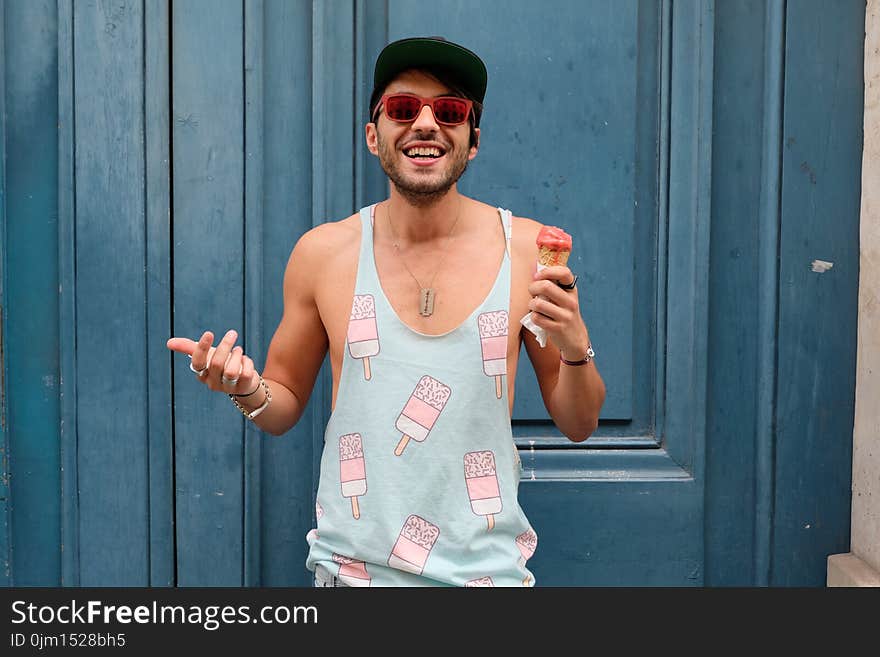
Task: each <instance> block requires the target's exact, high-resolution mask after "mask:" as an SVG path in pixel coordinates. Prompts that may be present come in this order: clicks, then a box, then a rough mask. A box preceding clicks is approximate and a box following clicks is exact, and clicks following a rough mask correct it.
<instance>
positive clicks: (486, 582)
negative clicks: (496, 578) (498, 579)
mask: <svg viewBox="0 0 880 657" xmlns="http://www.w3.org/2000/svg"><path fill="white" fill-rule="evenodd" d="M464 585H465V586H495V582H493V581H492V578H491V577H489V576H486V577H480V578H478V579H472V580H469V581H467V582H465V583H464Z"/></svg>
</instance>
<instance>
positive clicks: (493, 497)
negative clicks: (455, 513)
mask: <svg viewBox="0 0 880 657" xmlns="http://www.w3.org/2000/svg"><path fill="white" fill-rule="evenodd" d="M464 481H465V484H466V485H467V491H468V497H469V498H470V500H471V510H472V511H473V512H474V513H476V514H477V515H478V516H486V522H487V523H488V524H489V529H488V530H487V531H492V528H493V527H494V526H495V514H496V513H501V508H502V505H501V492H500V491H499V490H498V474H497V473H496V471H495V455H494V454H493V453H492V452H468V453H467V454H465V455H464Z"/></svg>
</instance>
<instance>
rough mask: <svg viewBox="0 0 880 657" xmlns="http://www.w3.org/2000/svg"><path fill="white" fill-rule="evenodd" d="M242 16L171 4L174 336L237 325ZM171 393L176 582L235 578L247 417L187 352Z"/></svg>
mask: <svg viewBox="0 0 880 657" xmlns="http://www.w3.org/2000/svg"><path fill="white" fill-rule="evenodd" d="M243 13H244V10H243V6H242V3H241V2H240V0H239V1H235V0H223V1H222V2H216V1H212V0H190V1H187V2H175V3H173V4H172V6H171V34H172V37H171V38H172V53H173V54H172V73H171V75H172V79H171V85H172V113H173V128H172V135H173V137H172V139H173V141H172V151H173V170H172V185H173V192H172V194H173V207H174V246H173V263H174V264H173V280H174V286H173V304H174V319H173V333H174V335H181V336H189V337H192V338H195V339H197V338H198V336H199V335H201V333H202V332H203V331H204V330H208V329H210V330H211V331H213V332H214V334H215V336H216V341H219V340H220V339H221V338H222V337H223V335H224V334H225V332H226V331H227V330H228V329H236V330H237V331H238V333H239V336H242V334H243V332H244V331H243V329H244V326H243V317H242V315H243V292H244V283H243V276H244V265H243V263H244V258H245V252H244V246H243V245H244V236H245V233H244V150H243V148H244V143H243V142H244V118H243V111H244V95H243V94H244V81H243V74H244V72H243V70H242V63H243V56H244V53H243V29H244V25H243V21H244V16H243ZM239 343H240V344H241V338H240V339H239ZM245 346H246V347H249V345H247V344H245ZM174 391H175V395H174V397H175V416H174V426H175V464H176V481H175V491H176V514H177V583H178V585H181V586H193V585H197V586H240V585H241V584H242V583H243V560H244V551H243V550H244V546H243V520H244V508H243V487H244V483H245V482H244V472H243V469H244V444H243V437H244V431H243V422H244V418H243V417H242V416H241V414H240V413H239V412H238V411H237V410H236V409H235V407H234V406H232V404H231V403H230V401H229V399H228V398H227V397H226V395H223V394H219V393H212V392H209V391H208V390H207V389H206V388H205V387H204V386H203V385H202V384H201V383H199V382H198V381H197V380H196V378H195V376H194V375H193V373H192V372H191V371H190V370H189V367H188V361H187V359H186V358H185V357H178V358H175V359H174Z"/></svg>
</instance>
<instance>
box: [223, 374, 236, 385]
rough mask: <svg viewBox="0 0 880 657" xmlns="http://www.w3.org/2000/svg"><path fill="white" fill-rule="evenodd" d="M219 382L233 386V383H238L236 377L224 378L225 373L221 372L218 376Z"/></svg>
mask: <svg viewBox="0 0 880 657" xmlns="http://www.w3.org/2000/svg"><path fill="white" fill-rule="evenodd" d="M220 382H221V383H222V384H223V385H233V386H234V385H236V384H237V383H238V377H236V378H234V379H227V378H226V375H225V374H222V375H221V376H220Z"/></svg>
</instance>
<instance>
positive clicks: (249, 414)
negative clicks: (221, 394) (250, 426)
mask: <svg viewBox="0 0 880 657" xmlns="http://www.w3.org/2000/svg"><path fill="white" fill-rule="evenodd" d="M260 386H261V387H262V388H263V390H265V391H266V399H265V401H263V404H262V405H261V406H260V407H259V408H255V409H254V410H252V411H248V410H247V409H246V408H245V407H244V406H242V405H241V404H240V403H239V402H238V400H237V399H236V398H235V395H229V398H230V399H231V400H232V403H233V404H235V407H236V408H237V409H238V410H240V411H241V413H242V415H244V416H245V417H246V418H247V419H248V420H253V419H254V418H255V417H257V416H258V415H259V414H260V413H262V412H263V411H265V410H266V407H267V406H268V405H269V403H270V402H271V401H272V391H271V390H269V385H268V384H267V383H266V382H265V381H263V377H260ZM254 392H256V390H254ZM252 394H254V393H253V392H252V393H249V394H248V395H244V396H245V397H247V396H249V395H252Z"/></svg>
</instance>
